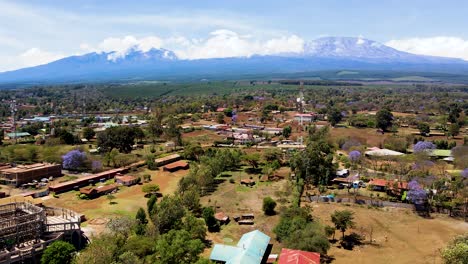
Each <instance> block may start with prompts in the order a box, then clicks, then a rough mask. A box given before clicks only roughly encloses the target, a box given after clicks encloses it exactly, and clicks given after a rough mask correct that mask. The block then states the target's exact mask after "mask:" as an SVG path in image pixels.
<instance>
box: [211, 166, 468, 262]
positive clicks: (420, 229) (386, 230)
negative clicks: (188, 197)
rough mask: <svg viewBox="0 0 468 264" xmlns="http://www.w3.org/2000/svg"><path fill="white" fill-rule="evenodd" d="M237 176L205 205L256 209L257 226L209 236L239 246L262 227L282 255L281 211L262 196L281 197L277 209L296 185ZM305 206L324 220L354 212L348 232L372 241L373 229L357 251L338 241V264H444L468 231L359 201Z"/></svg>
mask: <svg viewBox="0 0 468 264" xmlns="http://www.w3.org/2000/svg"><path fill="white" fill-rule="evenodd" d="M285 173H286V172H285ZM233 178H234V179H235V181H236V183H229V181H225V182H224V183H222V184H221V185H219V187H218V189H217V190H216V191H215V192H214V193H213V194H211V195H209V196H206V197H203V198H202V204H203V205H205V206H208V205H210V206H215V207H216V211H217V212H219V211H222V212H225V213H226V214H227V215H229V216H230V217H231V219H232V217H233V216H235V215H240V214H242V213H253V214H254V215H255V224H254V225H253V226H240V225H238V224H237V223H236V222H234V221H231V222H230V223H229V224H228V225H226V226H223V227H222V229H221V231H220V232H218V233H210V234H209V235H208V238H209V239H210V240H212V241H213V243H221V244H229V245H235V244H236V243H237V241H238V240H239V238H240V237H241V236H242V234H244V233H246V232H249V231H252V230H256V229H259V230H260V231H262V232H265V233H266V234H267V235H269V236H270V237H271V238H272V240H271V242H272V243H273V249H272V253H273V254H277V253H279V252H280V251H281V248H282V247H283V245H281V244H280V243H278V242H277V241H276V240H275V234H274V233H273V231H272V230H273V228H274V227H275V225H276V224H277V223H278V222H279V215H275V216H264V215H263V212H262V208H261V207H262V200H263V198H264V197H265V196H271V197H272V198H273V199H275V200H277V201H278V208H281V207H283V206H289V205H290V202H291V197H290V193H291V191H290V190H291V188H292V187H291V185H290V184H288V181H287V180H282V181H279V182H272V183H268V184H266V183H260V184H257V185H256V186H254V187H251V188H249V187H240V186H239V180H238V179H236V177H235V176H234V175H233ZM254 179H255V177H254ZM303 205H304V206H309V207H311V208H312V214H313V216H314V217H316V218H317V219H319V221H321V222H322V223H324V224H330V225H331V224H332V223H331V220H330V214H331V213H332V212H333V211H335V210H344V209H347V210H351V211H353V212H354V213H355V221H356V223H357V225H356V227H355V228H354V229H352V230H350V231H348V233H349V232H351V231H352V232H356V233H358V234H361V235H363V236H364V237H365V239H366V241H369V238H370V230H372V239H373V240H375V242H374V243H373V244H372V245H369V244H364V245H363V246H359V247H355V248H354V249H353V250H346V249H343V248H340V247H339V243H335V244H332V247H331V249H330V250H329V255H330V256H331V257H332V259H334V260H333V261H332V263H336V264H345V263H346V264H347V263H362V264H371V263H372V264H375V263H377V264H380V263H382V264H386V263H421V264H423V263H442V262H441V259H440V257H439V256H440V253H439V250H440V249H441V248H443V247H444V246H445V245H446V244H447V243H448V242H449V241H450V240H451V239H452V238H453V237H454V236H456V235H457V234H461V233H463V232H468V223H464V222H462V221H458V220H454V219H451V218H449V217H447V216H445V215H432V218H431V219H425V218H421V217H419V216H417V215H416V214H414V213H413V212H412V211H411V210H408V209H401V208H382V209H375V208H367V207H364V206H360V205H354V204H352V205H345V204H335V203H315V202H314V203H310V202H307V203H306V202H304V203H303ZM280 210H281V209H278V210H277V211H280ZM340 237H341V233H340V232H338V231H337V232H336V238H340ZM210 252H211V248H210V249H207V250H205V252H204V255H205V256H209V254H210ZM351 259H352V262H351V261H350V260H351Z"/></svg>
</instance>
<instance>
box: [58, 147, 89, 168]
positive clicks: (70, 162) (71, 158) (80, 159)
mask: <svg viewBox="0 0 468 264" xmlns="http://www.w3.org/2000/svg"><path fill="white" fill-rule="evenodd" d="M62 160H63V163H62V166H63V168H64V169H68V170H78V169H79V168H82V167H83V166H84V164H85V161H86V153H84V152H81V151H79V150H77V149H75V150H72V151H70V152H68V153H67V154H65V155H63V156H62Z"/></svg>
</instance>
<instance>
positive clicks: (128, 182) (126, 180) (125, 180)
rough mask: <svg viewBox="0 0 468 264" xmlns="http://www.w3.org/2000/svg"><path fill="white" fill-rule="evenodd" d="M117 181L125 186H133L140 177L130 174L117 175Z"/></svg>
mask: <svg viewBox="0 0 468 264" xmlns="http://www.w3.org/2000/svg"><path fill="white" fill-rule="evenodd" d="M115 182H116V183H118V184H122V185H123V186H132V185H134V184H137V182H138V178H137V177H135V176H130V175H117V176H115Z"/></svg>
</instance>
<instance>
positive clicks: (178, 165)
mask: <svg viewBox="0 0 468 264" xmlns="http://www.w3.org/2000/svg"><path fill="white" fill-rule="evenodd" d="M188 168H189V164H188V163H187V162H186V161H183V160H179V161H176V162H173V163H169V164H167V165H165V166H164V167H163V170H165V171H169V172H174V171H178V170H187V169H188Z"/></svg>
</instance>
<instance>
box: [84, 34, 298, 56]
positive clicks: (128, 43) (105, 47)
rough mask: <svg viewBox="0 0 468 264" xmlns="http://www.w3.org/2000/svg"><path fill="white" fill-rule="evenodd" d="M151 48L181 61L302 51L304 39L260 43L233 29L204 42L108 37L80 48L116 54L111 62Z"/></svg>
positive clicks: (294, 38)
mask: <svg viewBox="0 0 468 264" xmlns="http://www.w3.org/2000/svg"><path fill="white" fill-rule="evenodd" d="M151 48H157V49H160V48H165V49H168V50H172V51H174V53H175V54H176V55H177V56H178V57H179V58H181V59H206V58H225V57H244V56H247V57H248V56H252V55H254V54H259V55H268V54H280V53H291V52H302V51H303V49H304V40H303V39H301V38H300V37H298V36H296V35H291V36H283V37H278V38H270V39H266V40H259V39H255V38H253V37H252V36H250V35H241V34H238V33H237V32H234V31H231V30H227V29H218V30H215V31H212V32H211V33H210V34H209V37H208V38H204V39H200V38H194V39H188V38H185V37H183V36H172V37H168V38H160V37H157V36H147V37H142V38H137V37H135V36H131V35H129V36H125V37H122V38H118V37H110V38H106V39H104V40H103V41H101V42H100V43H99V44H97V45H96V47H93V46H91V45H89V44H87V43H82V44H81V45H80V49H81V50H82V51H84V52H91V51H94V52H110V51H115V53H113V54H110V55H109V60H116V59H118V58H122V57H125V55H127V54H128V52H129V51H130V50H132V49H135V50H141V51H144V52H146V51H148V50H150V49H151Z"/></svg>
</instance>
